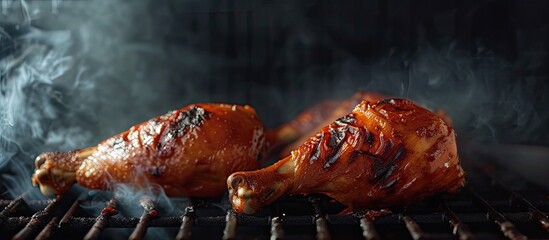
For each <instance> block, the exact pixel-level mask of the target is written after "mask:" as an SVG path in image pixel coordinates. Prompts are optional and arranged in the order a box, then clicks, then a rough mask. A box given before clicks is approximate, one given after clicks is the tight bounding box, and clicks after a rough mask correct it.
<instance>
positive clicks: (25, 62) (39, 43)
mask: <svg viewBox="0 0 549 240" xmlns="http://www.w3.org/2000/svg"><path fill="white" fill-rule="evenodd" d="M59 2H60V5H59V8H58V9H56V11H57V12H58V13H57V14H53V13H52V4H51V3H50V2H47V1H20V2H14V3H13V4H11V3H10V4H11V5H10V6H9V7H10V8H9V9H5V8H6V7H7V5H6V6H4V5H3V6H2V7H3V8H4V9H2V10H3V11H2V12H4V14H3V15H0V26H1V27H2V28H1V31H0V44H1V45H0V57H1V59H0V73H1V85H0V87H1V91H0V94H1V95H0V104H1V105H0V168H1V169H0V172H2V176H1V177H2V183H3V186H2V187H1V188H0V190H2V192H0V193H2V194H4V195H7V196H16V195H19V194H21V193H22V192H26V191H28V190H30V189H32V186H31V185H30V176H31V174H32V171H33V158H34V157H35V156H36V155H37V154H38V153H40V152H43V151H67V150H71V149H77V148H83V147H87V146H91V145H95V144H96V143H97V142H99V141H101V140H102V139H105V138H107V137H109V136H112V135H114V134H116V133H118V132H121V131H124V130H126V129H128V128H129V127H130V126H132V125H134V124H136V123H139V122H142V121H145V120H147V119H149V118H152V117H154V116H157V115H159V114H163V113H165V112H167V111H168V110H172V109H178V108H181V107H183V106H185V105H187V104H190V103H196V102H224V103H236V104H249V105H251V106H253V107H254V108H255V109H256V110H257V112H258V114H259V115H260V117H261V118H262V119H263V121H264V122H265V124H266V126H268V127H276V126H277V125H279V124H282V123H284V122H285V121H288V120H289V119H291V118H292V117H293V116H295V115H296V114H298V113H299V112H300V111H302V110H303V109H304V108H306V107H308V106H310V105H312V104H314V103H316V102H318V101H320V100H323V99H326V98H345V97H348V96H351V95H352V94H353V93H354V92H355V91H357V90H367V91H380V92H382V93H385V94H388V95H391V96H396V97H405V98H410V99H412V100H415V101H418V102H420V103H421V104H423V105H425V106H427V107H429V108H431V109H443V110H444V111H445V112H446V113H447V114H448V115H450V116H451V117H452V118H453V121H454V124H455V128H456V131H457V133H458V137H459V138H460V140H462V141H472V142H478V143H493V142H497V143H524V144H537V145H545V146H546V145H548V140H549V130H548V122H549V121H548V120H549V111H547V106H549V97H548V94H547V93H549V85H548V84H547V83H546V82H547V80H549V79H548V76H549V73H548V69H549V68H547V66H548V64H547V63H548V58H547V53H548V46H547V43H548V42H549V18H548V17H547V14H546V13H547V12H549V11H548V10H549V5H548V3H547V2H546V1H529V2H528V3H522V2H521V1H474V2H461V1H455V2H452V1H448V2H446V3H438V2H437V3H435V2H434V1H417V2H416V1H414V3H413V4H412V2H408V4H397V3H393V2H390V1H350V2H348V3H346V4H340V3H338V1H313V0H311V1H282V2H280V3H277V2H276V1H153V0H146V1H114V0H90V1H59ZM3 3H4V2H3ZM23 5H24V6H26V7H22V6H23ZM34 192H36V191H34ZM34 192H33V193H34ZM38 195H39V194H36V196H38ZM0 197H2V196H0Z"/></svg>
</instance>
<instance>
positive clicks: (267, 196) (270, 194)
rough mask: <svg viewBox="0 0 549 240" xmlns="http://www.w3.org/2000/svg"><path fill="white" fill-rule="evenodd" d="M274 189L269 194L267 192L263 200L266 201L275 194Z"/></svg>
mask: <svg viewBox="0 0 549 240" xmlns="http://www.w3.org/2000/svg"><path fill="white" fill-rule="evenodd" d="M275 191H276V189H274V188H273V189H271V190H270V191H269V192H267V194H265V196H263V200H267V199H269V198H271V197H272V196H273V194H274V193H275Z"/></svg>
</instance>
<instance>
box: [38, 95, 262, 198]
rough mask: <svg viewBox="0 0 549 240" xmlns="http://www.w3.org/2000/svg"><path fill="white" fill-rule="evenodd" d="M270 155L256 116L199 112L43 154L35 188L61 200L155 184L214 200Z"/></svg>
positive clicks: (229, 109)
mask: <svg viewBox="0 0 549 240" xmlns="http://www.w3.org/2000/svg"><path fill="white" fill-rule="evenodd" d="M265 148H266V141H265V136H264V127H263V124H262V122H261V121H260V119H259V118H258V116H257V115H256V112H255V110H254V109H253V108H251V107H249V106H237V105H227V104H194V105H190V106H187V107H184V108H182V109H180V110H176V111H171V112H168V113H167V114H165V115H162V116H159V117H156V118H153V119H151V120H149V121H146V122H144V123H141V124H138V125H135V126H133V127H131V128H130V129H129V130H128V131H125V132H123V133H120V134H118V135H115V136H113V137H111V138H108V139H106V140H104V141H103V142H101V143H99V144H98V145H97V146H95V147H91V148H87V149H83V150H76V151H70V152H47V153H42V154H40V155H39V156H38V157H37V159H36V161H35V164H36V171H35V173H34V175H33V179H32V181H33V183H34V184H35V185H40V190H41V192H42V193H43V194H45V195H53V194H57V195H59V194H63V193H64V192H65V191H67V190H68V188H69V187H70V186H71V185H72V184H73V183H75V182H77V183H79V184H80V185H82V186H84V187H88V188H93V189H108V188H109V187H110V185H111V184H112V183H131V184H134V185H136V186H146V185H147V184H148V183H154V184H158V185H160V186H162V187H163V189H164V190H165V192H166V194H167V195H170V196H195V197H214V196H220V195H222V194H223V193H224V192H225V191H226V189H227V188H226V179H227V177H228V176H229V175H230V174H231V173H233V172H236V171H247V170H255V169H258V168H259V167H260V165H261V162H260V161H259V160H260V159H261V158H262V155H263V154H264V151H265Z"/></svg>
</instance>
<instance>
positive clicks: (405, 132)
mask: <svg viewBox="0 0 549 240" xmlns="http://www.w3.org/2000/svg"><path fill="white" fill-rule="evenodd" d="M227 184H228V187H229V198H230V201H231V203H232V205H233V208H234V209H235V210H236V211H237V212H241V213H246V214H252V213H254V212H256V211H257V210H258V209H260V208H261V207H263V206H265V205H268V204H270V203H272V202H273V201H275V200H276V199H277V198H279V197H280V196H282V195H284V194H306V193H323V194H326V195H328V196H330V197H332V198H334V199H335V200H337V201H339V202H340V203H342V204H344V205H346V206H347V207H348V209H347V211H358V210H366V209H380V208H384V207H388V206H393V205H408V204H411V203H414V202H417V201H420V200H422V199H424V198H427V197H429V196H432V195H434V194H437V193H442V192H455V191H458V190H459V189H460V188H461V187H462V186H463V185H464V172H463V170H462V168H461V166H460V162H459V157H458V153H457V149H456V142H455V135H454V131H453V129H452V128H451V127H449V126H448V125H447V124H446V123H445V122H444V121H443V120H442V119H441V118H440V117H438V116H436V115H435V114H433V113H432V112H430V111H428V110H426V109H424V108H422V107H419V106H417V105H415V104H414V103H412V102H410V101H407V100H403V99H386V100H381V101H377V102H368V101H363V102H361V103H360V104H359V105H357V106H356V107H355V109H354V110H353V112H352V113H351V114H348V115H346V116H344V117H341V118H339V119H338V120H336V121H335V122H333V123H331V124H330V125H328V126H325V127H324V128H323V129H322V130H321V131H320V132H318V134H316V135H315V136H314V137H311V138H310V139H309V140H307V141H306V142H305V143H304V144H303V145H301V146H300V147H299V148H298V149H296V150H294V151H293V152H292V153H291V155H290V156H288V157H286V158H284V159H282V160H280V161H279V162H277V163H275V164H274V165H272V166H270V167H267V168H264V169H260V170H256V171H247V172H246V171H244V172H237V173H234V174H232V175H231V176H230V177H229V178H228V179H227Z"/></svg>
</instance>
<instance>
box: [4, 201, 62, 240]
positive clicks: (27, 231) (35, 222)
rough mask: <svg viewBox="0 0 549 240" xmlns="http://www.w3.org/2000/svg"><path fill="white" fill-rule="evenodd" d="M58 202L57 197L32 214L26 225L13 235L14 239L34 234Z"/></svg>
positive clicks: (48, 218)
mask: <svg viewBox="0 0 549 240" xmlns="http://www.w3.org/2000/svg"><path fill="white" fill-rule="evenodd" d="M58 202H59V199H57V200H56V201H52V202H51V203H50V204H48V206H46V208H44V210H42V211H39V212H37V213H35V214H34V215H32V217H31V219H30V221H29V222H28V223H27V225H26V226H25V227H24V228H23V229H22V230H21V231H19V232H18V233H17V234H16V235H15V236H14V237H13V239H14V240H20V239H29V238H31V237H32V235H34V234H35V233H36V232H37V231H38V230H39V229H40V228H41V227H42V226H44V225H45V224H46V221H48V220H50V215H51V214H52V212H53V209H54V208H55V205H56V204H57V203H58Z"/></svg>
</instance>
